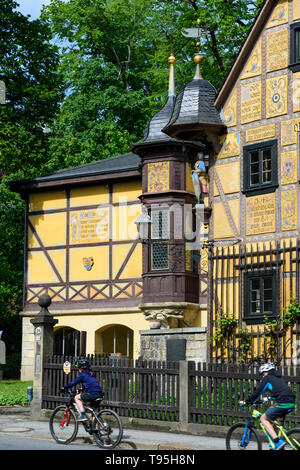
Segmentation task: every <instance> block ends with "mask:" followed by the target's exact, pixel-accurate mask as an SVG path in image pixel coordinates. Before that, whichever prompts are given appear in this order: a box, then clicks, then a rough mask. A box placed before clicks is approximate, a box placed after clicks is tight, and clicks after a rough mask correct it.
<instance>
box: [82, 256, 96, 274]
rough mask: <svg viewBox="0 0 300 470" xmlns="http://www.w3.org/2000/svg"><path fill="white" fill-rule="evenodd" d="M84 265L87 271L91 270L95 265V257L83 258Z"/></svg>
mask: <svg viewBox="0 0 300 470" xmlns="http://www.w3.org/2000/svg"><path fill="white" fill-rule="evenodd" d="M83 266H84V267H85V269H86V270H87V271H91V269H92V267H93V266H94V259H93V258H92V257H89V258H83Z"/></svg>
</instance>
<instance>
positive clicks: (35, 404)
mask: <svg viewBox="0 0 300 470" xmlns="http://www.w3.org/2000/svg"><path fill="white" fill-rule="evenodd" d="M50 304H51V299H50V297H49V295H47V294H43V295H41V296H40V298H39V306H40V307H41V311H40V312H39V313H38V314H37V315H36V316H35V317H34V318H33V319H32V320H30V322H31V323H32V324H33V326H34V336H35V341H34V377H33V400H32V402H31V406H30V408H31V415H32V418H33V419H41V410H42V398H43V378H44V359H45V357H46V356H49V355H52V354H53V327H54V325H56V323H57V322H58V320H54V318H53V317H52V315H51V314H50V313H49V311H48V307H49V305H50Z"/></svg>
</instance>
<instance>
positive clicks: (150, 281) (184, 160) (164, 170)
mask: <svg viewBox="0 0 300 470" xmlns="http://www.w3.org/2000/svg"><path fill="white" fill-rule="evenodd" d="M168 61H169V64H170V73H169V93H168V99H167V101H166V103H165V105H164V106H163V108H162V109H161V110H160V111H158V112H157V113H156V114H155V115H154V116H153V117H152V118H151V119H150V121H149V122H148V124H147V127H146V130H145V136H144V140H143V141H142V142H140V143H137V144H134V145H133V146H132V148H131V150H132V151H133V152H134V153H137V154H138V155H139V156H140V157H141V159H142V181H143V183H142V190H143V193H142V195H141V197H140V199H141V201H142V203H143V206H144V211H145V212H146V213H147V214H148V216H149V217H150V220H151V223H150V224H149V233H148V238H147V239H146V240H144V241H143V293H144V294H143V295H144V296H143V304H142V305H141V309H142V310H143V312H144V314H145V315H146V318H147V319H156V320H161V321H162V325H163V326H165V327H179V326H180V327H183V326H192V325H193V321H194V319H195V317H196V316H197V314H198V312H199V310H200V309H199V275H198V267H197V265H196V264H195V263H194V260H193V252H192V251H190V250H188V249H187V243H188V241H189V237H192V234H191V232H192V231H193V230H194V228H195V227H194V226H193V222H192V221H193V219H194V215H193V207H194V206H195V204H196V202H197V199H196V196H195V191H194V185H193V182H192V177H191V174H192V172H191V170H192V168H194V164H195V162H196V161H198V160H199V158H198V154H199V152H204V150H205V147H204V145H202V144H201V143H200V142H189V143H187V142H185V141H184V140H178V139H177V138H176V139H175V138H173V137H170V136H168V135H166V134H165V133H164V132H162V129H163V128H164V127H165V126H166V125H167V124H168V122H169V121H170V119H171V116H172V113H173V112H174V104H175V100H176V97H175V83H174V64H175V57H174V55H173V54H171V55H170V57H169V59H168ZM191 239H192V238H190V240H191Z"/></svg>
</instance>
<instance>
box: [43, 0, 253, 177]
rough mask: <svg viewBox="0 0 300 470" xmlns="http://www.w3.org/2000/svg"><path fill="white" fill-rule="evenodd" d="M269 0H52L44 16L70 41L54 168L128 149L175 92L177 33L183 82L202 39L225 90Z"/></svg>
mask: <svg viewBox="0 0 300 470" xmlns="http://www.w3.org/2000/svg"><path fill="white" fill-rule="evenodd" d="M261 3H262V0H253V1H252V2H251V4H249V1H247V0H225V1H224V0H185V1H182V0H152V1H148V0H68V1H67V0H52V2H51V4H50V5H49V6H47V7H45V9H44V12H43V16H44V18H46V19H47V21H48V22H49V24H50V26H51V28H52V31H53V33H54V34H55V35H56V37H57V38H58V39H59V40H61V41H62V45H63V46H64V49H63V53H62V59H61V71H62V74H63V76H64V80H65V86H66V87H67V88H68V93H67V95H66V98H65V101H64V103H63V105H62V107H61V111H60V114H59V116H58V118H57V120H56V122H55V125H54V127H53V132H52V137H51V139H52V143H51V145H52V147H51V149H52V160H51V161H50V162H49V169H51V170H52V169H58V168H59V167H60V166H69V165H70V164H72V162H74V161H75V164H81V163H86V162H88V161H92V160H100V159H102V158H107V157H110V156H114V155H118V154H122V153H125V152H127V151H128V147H129V145H130V144H131V143H133V142H136V141H137V140H140V139H142V137H143V131H144V128H145V126H146V123H147V121H148V119H149V118H150V117H151V116H153V114H154V113H155V112H156V111H157V110H158V109H159V108H160V107H161V106H162V105H163V103H164V100H165V98H166V95H167V89H168V68H169V66H168V61H167V58H168V56H169V55H170V50H171V48H170V42H169V40H168V39H167V38H168V37H169V38H170V37H172V39H173V47H174V53H175V56H176V75H175V76H176V84H177V88H179V87H181V86H182V85H184V84H185V83H187V81H189V80H191V78H192V77H193V75H194V67H195V66H194V62H193V60H192V58H193V55H194V53H195V52H196V46H195V42H196V40H195V39H190V38H186V37H184V36H183V35H182V30H183V29H185V28H191V27H197V20H198V19H199V21H200V23H199V25H200V27H201V28H205V31H206V32H205V34H203V35H202V39H201V49H200V52H201V54H202V55H203V66H202V72H203V76H204V78H206V79H208V80H209V81H211V82H212V83H213V84H214V85H215V86H216V88H219V87H220V85H221V83H222V81H223V80H224V77H225V76H226V74H227V73H228V71H229V69H230V66H231V64H232V63H233V60H234V58H235V56H236V54H237V52H238V50H239V48H240V47H241V44H242V43H243V41H244V39H245V38H246V36H247V33H248V31H249V29H250V26H251V25H252V22H253V19H254V17H255V16H256V14H257V12H258V9H259V7H260V6H261Z"/></svg>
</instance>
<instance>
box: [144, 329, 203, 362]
mask: <svg viewBox="0 0 300 470" xmlns="http://www.w3.org/2000/svg"><path fill="white" fill-rule="evenodd" d="M140 338H141V347H140V354H141V359H143V360H144V361H166V360H167V339H180V338H184V339H185V340H186V357H185V360H186V361H195V362H207V329H206V328H204V327H192V328H161V329H157V330H155V329H153V330H143V331H140Z"/></svg>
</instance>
